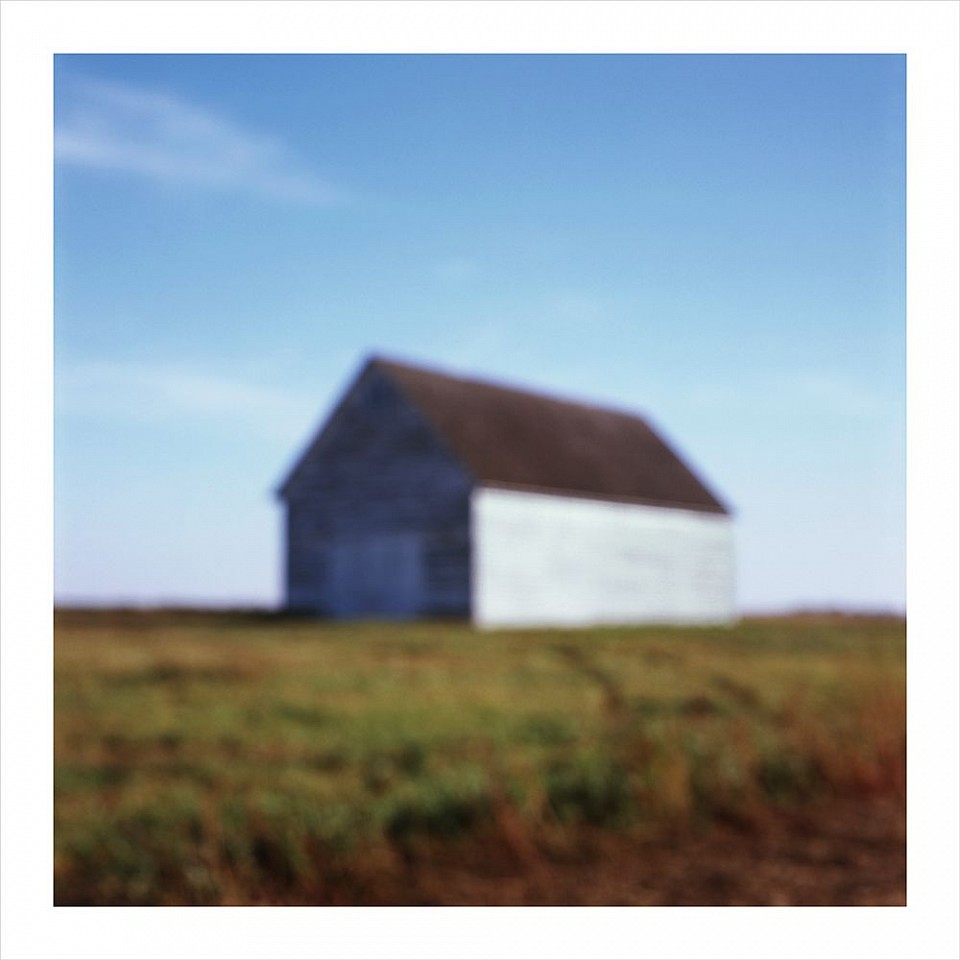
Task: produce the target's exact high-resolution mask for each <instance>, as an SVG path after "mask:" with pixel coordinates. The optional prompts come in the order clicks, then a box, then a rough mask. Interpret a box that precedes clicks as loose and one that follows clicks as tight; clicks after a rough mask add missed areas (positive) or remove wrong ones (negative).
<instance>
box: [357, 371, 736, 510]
mask: <svg viewBox="0 0 960 960" xmlns="http://www.w3.org/2000/svg"><path fill="white" fill-rule="evenodd" d="M370 364H371V365H373V366H375V367H377V368H378V369H379V370H381V371H382V372H383V373H384V374H385V375H386V376H388V377H389V378H390V380H391V381H392V382H393V383H395V384H396V385H397V386H398V387H399V388H400V390H401V391H402V392H403V394H404V395H405V396H406V397H407V398H408V399H409V400H410V401H411V402H412V403H413V404H414V406H416V407H417V408H418V409H419V410H420V412H421V413H422V414H423V415H424V416H425V417H426V418H427V420H428V421H429V422H430V423H432V424H433V426H434V427H435V429H436V430H437V432H438V433H439V434H440V436H441V437H442V438H443V439H444V441H445V442H446V443H447V445H448V446H449V447H450V449H451V450H452V452H453V453H454V454H455V455H456V457H457V458H458V460H460V462H461V463H462V464H463V465H464V466H465V467H466V468H467V469H468V470H469V471H470V473H471V474H472V475H473V477H474V479H475V480H477V481H478V482H479V483H480V484H482V485H486V486H501V487H515V488H519V489H527V490H538V491H543V492H550V493H564V494H573V495H579V496H583V497H590V498H594V499H597V498H599V499H607V500H623V501H627V502H640V503H648V504H657V505H663V506H674V507H686V508H689V509H694V510H701V511H707V512H710V513H728V512H729V511H728V509H727V507H726V506H725V505H724V504H723V503H722V502H721V501H720V500H719V499H717V497H716V496H714V494H712V493H711V492H710V491H709V490H708V489H707V487H706V486H705V485H704V484H703V483H702V482H701V481H700V480H699V479H698V478H697V477H696V475H695V474H694V473H693V471H692V470H691V469H690V467H688V466H687V465H686V464H685V463H684V462H683V461H682V460H681V459H680V457H679V456H678V455H677V454H676V453H675V452H674V451H673V450H671V449H670V447H669V446H667V444H666V443H665V442H664V441H663V440H662V439H661V438H660V437H659V436H658V435H657V434H656V433H655V432H654V430H653V429H652V428H651V427H650V426H649V424H647V423H646V422H645V421H644V420H643V419H642V418H640V417H639V416H636V415H634V414H628V413H623V412H619V411H616V410H607V409H602V408H600V407H594V406H587V405H584V404H580V403H572V402H569V401H567V400H559V399H555V398H553V397H548V396H543V395H541V394H536V393H530V392H529V391H526V390H518V389H515V388H511V387H503V386H497V385H495V384H491V383H483V382H479V381H476V380H465V379H462V378H460V377H452V376H448V375H446V374H441V373H437V372H434V371H431V370H424V369H421V368H419V367H412V366H408V365H407V364H402V363H397V362H395V361H392V360H386V359H383V358H373V359H372V360H371V361H370Z"/></svg>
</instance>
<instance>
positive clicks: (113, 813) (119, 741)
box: [55, 610, 906, 904]
mask: <svg viewBox="0 0 960 960" xmlns="http://www.w3.org/2000/svg"><path fill="white" fill-rule="evenodd" d="M904 634H905V630H904V623H903V621H901V620H895V619H882V618H877V619H868V618H854V617H819V618H818V617H808V618H792V619H787V618H782V619H777V618H771V619H766V620H761V619H757V620H748V621H745V622H743V623H741V624H740V625H738V626H736V627H734V628H730V629H720V628H718V629H707V628H698V629H692V628H691V629H682V628H652V627H651V628H629V629H628V628H621V629H602V630H601V629H597V630H576V631H573V630H570V631H557V630H552V631H496V632H490V633H478V632H475V631H473V630H471V629H470V628H468V627H466V626H464V625H459V624H441V623H424V624H406V625H401V624H389V625H385V624H353V625H330V624H318V623H312V622H307V621H293V620H287V621H285V620H281V619H278V618H271V617H268V616H257V615H239V614H237V615H230V614H214V613H209V614H208V613H174V612H162V611H161V612H135V611H133V612H123V611H112V612H110V611H101V612H95V611H71V610H64V611H59V612H58V613H57V616H56V630H55V674H56V675H55V702H56V715H55V762H56V773H55V791H56V794H55V820H56V822H55V847H56V856H55V898H56V902H57V903H61V904H69V903H76V904H260V903H264V904H265V903H291V904H294V903H340V904H350V903H357V904H361V903H378V902H380V903H382V902H397V903H404V902H409V903H423V902H443V901H444V898H443V896H441V895H440V894H438V893H437V892H436V890H435V889H433V892H425V891H426V890H427V889H428V887H429V884H426V886H425V883H426V881H424V882H421V880H422V879H423V877H424V876H425V871H426V872H429V871H430V870H434V872H436V871H437V870H439V869H440V867H441V866H442V865H443V864H444V863H446V864H447V865H448V866H449V864H450V863H451V862H453V861H457V862H459V863H461V865H464V864H465V865H468V866H469V870H472V871H474V872H475V873H476V872H477V871H479V872H480V873H483V871H484V870H486V871H487V872H488V873H489V874H491V875H496V876H499V877H500V879H501V881H504V882H501V883H500V885H499V887H498V889H500V890H507V891H509V884H507V885H506V886H505V885H504V883H505V879H504V878H508V875H510V873H511V871H513V872H517V871H519V872H521V873H523V872H526V873H536V872H537V871H538V870H539V871H541V872H542V871H543V870H545V869H552V868H551V867H550V865H551V864H553V865H555V864H562V863H564V862H567V863H575V862H576V861H577V859H578V857H580V859H582V856H581V855H582V854H583V851H584V850H585V849H593V850H608V849H619V848H620V847H619V846H617V845H620V846H622V847H623V849H627V847H628V846H629V847H630V849H634V850H636V849H647V850H648V851H650V855H651V856H653V851H654V849H655V845H656V844H657V843H661V844H663V843H673V844H677V843H680V842H681V841H684V842H685V840H690V839H691V838H694V839H695V838H700V841H703V839H704V838H705V837H709V836H711V835H712V831H715V830H717V829H725V830H735V831H738V834H739V835H741V836H743V837H744V838H747V837H751V836H759V835H761V834H763V835H766V834H765V833H764V832H765V831H767V832H768V833H769V829H770V825H771V824H775V823H782V822H783V820H782V817H783V816H784V815H790V816H794V817H795V816H797V815H799V814H798V811H799V812H800V813H802V812H803V811H807V812H808V814H809V812H810V811H818V810H821V809H822V810H830V809H832V808H831V804H836V803H848V804H849V803H853V802H860V801H863V802H872V801H873V800H877V799H880V800H883V801H884V802H889V803H893V804H895V805H899V806H900V807H902V801H903V797H904V793H905V765H906V757H905V742H906V734H905V699H906V692H905V636H904ZM898 808H899V807H898ZM855 819H856V816H855ZM698 842H699V841H698ZM744 842H746V841H744ZM610 844H614V846H613V847H610ZM638 844H639V845H640V846H639V847H638V846H637V845H638ZM643 844H647V845H649V846H648V847H643ZM630 845H632V846H630ZM578 851H579V852H578ZM648 859H649V858H648ZM651 862H652V860H651ZM464 869H467V867H465V868H464ZM558 869H559V868H558ZM745 869H746V867H745ZM498 871H499V873H498ZM441 872H442V871H441ZM438 875H439V874H438ZM451 889H452V888H451ZM456 896H459V900H456V899H455V900H454V902H470V897H471V895H470V894H469V892H467V893H461V894H459V895H456ZM501 896H502V897H503V898H504V902H513V901H511V899H510V895H509V893H508V892H507V893H502V894H501ZM545 896H546V897H547V899H548V900H549V899H550V896H548V895H546V894H545ZM552 896H553V897H554V898H555V899H556V898H562V899H559V900H557V902H565V901H572V902H582V901H581V900H579V899H578V897H577V894H576V891H575V890H574V891H573V892H569V891H568V892H566V893H559V892H558V893H555V894H553V895H552ZM596 896H599V894H595V897H596ZM450 897H455V895H454V894H448V897H447V899H450ZM614 899H616V898H614ZM602 902H607V901H602ZM617 902H619V901H617ZM628 902H633V901H632V900H629V898H628Z"/></svg>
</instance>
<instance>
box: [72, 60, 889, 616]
mask: <svg viewBox="0 0 960 960" xmlns="http://www.w3.org/2000/svg"><path fill="white" fill-rule="evenodd" d="M904 81H905V60H904V58H903V57H900V56H874V55H852V56H837V55H813V56H773V55H764V56H735V55H729V56H728V55H719V56H717V55H713V56H699V55H689V56H665V55H661V56H630V55H628V56H619V55H599V56H586V55H571V56H552V55H539V56H507V55H491V56H475V57H469V56H454V55H442V56H408V55H394V56H360V55H332V56H225V55H223V56H122V55H112V56H90V55H76V56H59V57H57V59H56V65H55V94H56V104H55V111H56V113H55V142H56V173H55V204H56V220H55V270H56V284H55V301H56V303H55V307H56V310H55V313H56V317H55V393H56V424H55V426H56V438H55V443H56V447H55V457H56V458H55V520H56V531H55V539H56V545H55V579H56V595H57V597H58V598H59V599H60V600H61V601H87V602H118V601H120V602H140V603H152V602H163V601H168V602H170V601H176V602H193V603H202V602H211V603H274V602H276V601H277V599H278V598H279V585H280V548H281V540H280V511H279V507H278V505H277V504H276V502H275V501H274V499H273V497H272V490H273V489H274V487H275V486H276V484H277V482H278V481H279V479H280V478H281V477H282V475H283V474H284V472H285V470H286V469H287V467H288V466H289V464H290V462H291V460H292V459H293V458H294V457H295V455H296V454H297V453H298V451H299V448H300V447H301V446H302V445H303V444H304V443H305V442H306V440H307V439H308V436H309V434H310V433H312V431H313V430H314V429H315V428H316V426H317V425H318V423H319V422H320V420H321V419H322V416H323V414H324V413H325V412H326V411H327V410H328V409H329V407H330V405H331V403H332V402H333V401H334V400H335V398H336V396H337V395H338V393H339V392H340V390H342V388H343V387H344V386H345V384H346V383H347V382H348V381H349V379H350V378H351V377H352V375H353V374H354V372H355V370H356V368H357V367H358V365H359V364H360V362H361V360H362V358H363V357H364V356H365V355H366V354H367V353H369V352H371V351H378V352H383V353H387V354H393V355H397V356H399V357H402V358H407V359H410V360H414V361H421V362H423V363H426V364H429V365H434V366H439V367H443V368H447V369H450V370H453V371H460V372H463V373H468V374H478V375H481V376H485V377H488V378H492V379H498V380H503V381H508V382H515V383H519V384H523V385H527V386H530V387H533V388H543V389H546V390H549V391H551V392H554V393H561V394H566V395H570V396H573V397H578V398H583V399H587V400H595V401H598V402H601V403H611V404H615V405H617V406H621V407H623V406H626V407H630V408H634V409H636V410H638V411H640V412H642V413H644V414H645V415H647V416H648V417H649V418H650V419H651V420H652V422H653V423H655V424H656V425H658V426H659V427H660V428H661V429H662V430H663V431H664V432H665V433H666V435H667V436H668V437H669V438H670V439H671V440H672V441H673V442H674V443H675V444H676V445H677V446H678V447H679V448H680V449H681V450H682V451H683V452H684V453H685V454H686V455H687V456H688V458H689V459H690V460H691V461H692V462H693V463H694V464H695V465H696V467H697V468H698V469H699V470H700V471H701V472H702V474H703V475H705V477H706V478H707V479H708V481H709V482H710V483H711V485H712V486H713V487H714V488H716V490H717V491H718V492H719V493H720V495H721V496H723V497H724V498H725V499H726V500H728V501H729V502H731V503H732V504H733V505H734V507H735V509H736V512H737V530H738V533H737V538H738V568H739V576H738V580H739V586H738V594H739V603H740V606H741V608H742V609H745V610H761V609H770V610H775V609H791V608H794V607H797V606H808V605H817V606H822V605H830V606H835V605H842V606H847V607H856V608H862V607H869V608H876V607H883V608H897V609H901V608H902V607H903V605H904V552H905V531H904V496H905V495H904V456H905V453H904V447H905V438H904V434H905V384H904V363H905V357H904V343H905V316H904V314H905V279H904V242H905V241H904V201H905V198H904V185H905V179H904V178H905V169H904V136H905V107H904V92H905V91H904Z"/></svg>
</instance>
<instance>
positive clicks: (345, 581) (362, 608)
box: [330, 533, 423, 617]
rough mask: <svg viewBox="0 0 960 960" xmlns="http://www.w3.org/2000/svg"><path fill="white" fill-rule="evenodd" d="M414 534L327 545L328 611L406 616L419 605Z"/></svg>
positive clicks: (419, 574)
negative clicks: (328, 556)
mask: <svg viewBox="0 0 960 960" xmlns="http://www.w3.org/2000/svg"><path fill="white" fill-rule="evenodd" d="M421 563H422V560H421V550H420V537H419V536H418V535H417V534H414V533H394V534H377V535H371V536H365V537H355V538H351V539H349V540H341V541H339V542H337V543H335V544H333V545H332V546H331V547H330V584H331V595H332V596H331V599H332V607H333V612H334V613H335V614H337V615H339V616H346V617H410V616H414V615H416V614H417V613H418V612H419V610H420V606H421V594H422V590H423V586H422V581H423V577H422V571H421Z"/></svg>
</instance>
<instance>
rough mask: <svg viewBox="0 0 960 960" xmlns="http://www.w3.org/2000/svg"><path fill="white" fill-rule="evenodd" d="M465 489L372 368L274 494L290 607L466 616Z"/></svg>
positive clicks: (430, 435) (463, 478) (419, 422)
mask: <svg viewBox="0 0 960 960" xmlns="http://www.w3.org/2000/svg"><path fill="white" fill-rule="evenodd" d="M470 486H471V484H470V478H469V477H468V476H467V474H466V472H465V471H464V470H463V469H462V468H461V467H460V466H459V465H458V464H457V462H456V461H455V460H454V459H453V457H452V456H451V455H450V454H449V452H448V451H447V450H446V449H445V448H444V446H443V444H442V442H441V441H440V440H439V439H438V437H437V436H436V434H435V433H434V431H433V430H432V429H431V428H430V426H429V424H427V423H426V421H425V420H424V419H423V417H422V415H421V414H420V413H419V412H418V411H417V410H416V409H415V408H414V407H413V406H412V405H411V404H410V403H409V402H408V401H407V400H405V398H404V397H403V396H402V395H401V394H400V393H399V391H398V390H397V389H396V387H394V386H393V384H392V383H390V382H389V380H387V379H386V378H385V377H383V376H382V375H381V374H379V373H378V372H377V371H376V370H375V369H368V370H367V371H366V372H365V374H364V375H363V376H362V377H361V378H360V380H359V381H358V382H357V383H356V384H355V386H354V387H353V388H352V389H351V390H350V392H349V393H348V394H347V396H346V397H345V398H344V400H343V401H342V402H341V404H340V406H339V407H338V408H337V410H336V411H335V412H334V414H333V416H332V417H331V419H330V421H329V422H328V424H327V426H326V427H325V429H324V430H323V432H322V433H321V434H320V436H319V437H318V438H317V439H316V440H315V441H314V443H313V445H312V447H311V448H310V449H309V450H308V452H307V453H306V455H305V456H304V458H303V459H302V460H301V462H300V464H299V465H298V467H297V469H296V470H295V471H294V473H293V475H292V476H291V477H290V478H289V479H288V480H287V482H286V484H285V485H284V488H283V490H282V491H281V496H282V497H283V499H284V500H285V501H286V505H287V538H286V539H287V544H286V603H287V606H288V608H290V609H294V610H303V611H310V612H315V613H322V614H327V615H330V616H335V617H351V616H370V617H378V616H382V617H412V616H430V615H449V616H468V615H469V613H470V540H469V521H470V506H469V504H470Z"/></svg>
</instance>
